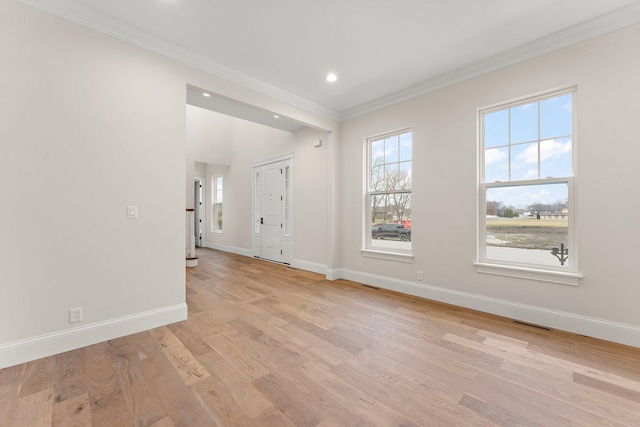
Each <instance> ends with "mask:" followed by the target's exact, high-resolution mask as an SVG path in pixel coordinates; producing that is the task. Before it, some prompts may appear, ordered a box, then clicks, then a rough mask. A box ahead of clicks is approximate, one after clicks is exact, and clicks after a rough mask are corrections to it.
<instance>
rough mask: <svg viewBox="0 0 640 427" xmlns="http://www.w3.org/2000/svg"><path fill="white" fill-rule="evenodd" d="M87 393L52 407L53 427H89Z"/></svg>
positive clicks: (90, 421)
mask: <svg viewBox="0 0 640 427" xmlns="http://www.w3.org/2000/svg"><path fill="white" fill-rule="evenodd" d="M92 425H93V420H92V419H91V403H90V402H89V393H83V394H79V395H76V396H74V397H69V398H68V399H65V400H62V401H60V402H56V403H55V404H54V405H53V423H52V426H53V427H91V426H92Z"/></svg>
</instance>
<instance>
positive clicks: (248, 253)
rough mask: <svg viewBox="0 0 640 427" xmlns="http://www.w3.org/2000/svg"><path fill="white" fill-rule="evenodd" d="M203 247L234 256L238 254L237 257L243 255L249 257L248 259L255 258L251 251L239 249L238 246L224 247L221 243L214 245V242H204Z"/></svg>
mask: <svg viewBox="0 0 640 427" xmlns="http://www.w3.org/2000/svg"><path fill="white" fill-rule="evenodd" d="M202 246H204V247H205V248H209V249H217V250H219V251H224V252H231V253H232V254H236V255H242V256H248V257H252V256H253V254H252V253H251V249H246V248H239V247H237V246H229V245H223V244H221V243H214V242H204V244H203V245H202Z"/></svg>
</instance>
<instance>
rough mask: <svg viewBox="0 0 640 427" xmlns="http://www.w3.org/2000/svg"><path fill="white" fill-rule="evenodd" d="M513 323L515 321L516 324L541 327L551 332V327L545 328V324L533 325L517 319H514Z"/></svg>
mask: <svg viewBox="0 0 640 427" xmlns="http://www.w3.org/2000/svg"><path fill="white" fill-rule="evenodd" d="M513 323H517V324H518V325H524V326H531V327H532V328H536V329H542V330H543V331H548V332H551V328H547V327H546V326H540V325H533V324H531V323H527V322H521V321H519V320H514V321H513Z"/></svg>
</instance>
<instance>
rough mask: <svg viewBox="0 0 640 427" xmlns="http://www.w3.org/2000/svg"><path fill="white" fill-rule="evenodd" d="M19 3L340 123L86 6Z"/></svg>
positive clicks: (57, 0) (56, 0) (322, 110)
mask: <svg viewBox="0 0 640 427" xmlns="http://www.w3.org/2000/svg"><path fill="white" fill-rule="evenodd" d="M18 1H19V2H21V3H24V4H26V5H29V6H32V7H35V8H37V9H41V10H44V11H46V12H49V13H51V14H53V15H56V16H59V17H61V18H64V19H67V20H69V21H72V22H75V23H76V24H80V25H83V26H85V27H88V28H91V29H93V30H96V31H99V32H101V33H104V34H107V35H109V36H112V37H115V38H117V39H120V40H123V41H125V42H128V43H131V44H134V45H136V46H139V47H142V48H144V49H147V50H149V51H152V52H155V53H158V54H160V55H163V56H165V57H167V58H170V59H173V60H175V61H178V62H180V63H183V64H186V65H189V66H192V67H194V68H197V69H199V70H202V71H205V72H207V73H210V74H213V75H214V76H217V77H220V78H223V79H225V80H228V81H231V82H233V83H236V84H238V85H240V86H243V87H246V88H248V89H252V90H254V91H256V92H259V93H262V94H265V95H268V96H271V97H273V98H275V99H277V100H280V101H283V102H286V103H288V104H291V105H295V106H297V107H300V108H302V109H305V110H308V111H311V112H313V113H316V114H320V115H322V116H324V117H328V118H330V119H333V120H336V121H339V120H340V118H341V116H340V113H339V112H338V111H336V110H333V109H331V108H328V107H325V106H324V105H320V104H318V103H315V102H313V101H310V100H308V99H306V98H303V97H301V96H298V95H296V94H294V93H291V92H288V91H286V90H284V89H281V88H279V87H277V86H274V85H271V84H269V83H266V82H264V81H262V80H259V79H256V78H254V77H251V76H249V75H246V74H244V73H240V72H238V71H236V70H233V69H231V68H229V67H226V66H224V65H222V64H219V63H217V62H214V61H210V60H207V59H205V58H203V57H201V56H199V55H196V54H194V53H193V52H191V51H189V50H188V49H185V48H183V47H182V46H179V45H177V44H174V43H171V42H168V41H166V40H163V39H160V38H157V37H154V36H152V35H150V34H148V33H147V32H144V31H140V30H138V29H136V28H134V27H133V26H131V25H128V24H125V23H123V22H120V21H118V20H116V19H114V18H111V17H109V16H107V15H104V14H102V13H99V12H96V11H94V10H93V9H90V8H88V7H86V6H83V5H80V4H78V3H75V2H71V1H65V0H18Z"/></svg>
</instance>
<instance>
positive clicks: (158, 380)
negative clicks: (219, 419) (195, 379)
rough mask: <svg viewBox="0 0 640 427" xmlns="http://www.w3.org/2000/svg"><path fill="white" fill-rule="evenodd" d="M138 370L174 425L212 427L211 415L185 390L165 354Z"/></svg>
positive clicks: (189, 391)
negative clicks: (210, 426)
mask: <svg viewBox="0 0 640 427" xmlns="http://www.w3.org/2000/svg"><path fill="white" fill-rule="evenodd" d="M138 367H139V369H140V372H141V373H142V375H143V376H144V378H145V380H146V381H147V383H148V384H149V386H150V387H151V389H152V390H153V393H154V395H155V396H156V398H157V399H158V401H159V402H160V404H161V405H162V408H163V410H164V411H166V412H167V414H168V415H169V417H171V420H172V422H173V423H174V424H175V425H176V426H201V425H202V426H208V425H215V424H214V422H215V421H214V419H213V418H212V417H211V414H209V412H208V411H207V410H205V408H203V407H202V406H201V405H200V403H199V402H198V400H197V399H196V398H195V397H194V396H193V394H192V393H191V390H190V389H189V388H187V387H186V385H185V383H184V381H183V380H182V378H181V377H180V375H179V374H178V373H177V372H176V371H175V370H174V368H173V365H172V364H171V362H169V360H168V359H167V358H166V356H165V355H164V353H162V352H160V353H158V354H155V355H153V356H151V357H148V358H146V359H145V360H142V361H140V363H139V364H138Z"/></svg>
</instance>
